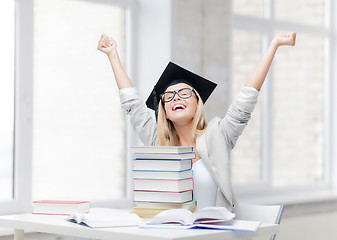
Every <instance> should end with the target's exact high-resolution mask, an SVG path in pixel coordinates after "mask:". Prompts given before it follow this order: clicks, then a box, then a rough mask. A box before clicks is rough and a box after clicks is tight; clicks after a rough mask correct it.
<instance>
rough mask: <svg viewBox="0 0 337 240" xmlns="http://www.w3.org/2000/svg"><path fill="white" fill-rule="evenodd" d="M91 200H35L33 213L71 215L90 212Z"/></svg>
mask: <svg viewBox="0 0 337 240" xmlns="http://www.w3.org/2000/svg"><path fill="white" fill-rule="evenodd" d="M89 210H90V202H89V201H66V200H40V201H34V202H33V214H46V215H70V214H76V213H88V212H89Z"/></svg>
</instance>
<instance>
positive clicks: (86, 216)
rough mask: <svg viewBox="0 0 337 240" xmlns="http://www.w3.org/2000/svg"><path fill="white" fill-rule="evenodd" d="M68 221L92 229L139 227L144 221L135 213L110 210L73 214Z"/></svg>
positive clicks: (100, 209) (95, 209) (98, 209)
mask: <svg viewBox="0 0 337 240" xmlns="http://www.w3.org/2000/svg"><path fill="white" fill-rule="evenodd" d="M66 220H68V221H70V222H73V223H77V224H80V225H84V226H87V227H91V228H102V227H124V226H139V225H141V224H144V222H143V220H142V219H141V218H140V217H139V216H138V215H137V214H135V213H130V212H128V211H125V210H119V209H108V208H91V209H90V212H89V213H79V214H72V215H70V216H69V217H67V218H66Z"/></svg>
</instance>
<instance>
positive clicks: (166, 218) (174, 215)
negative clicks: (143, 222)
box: [147, 209, 192, 225]
mask: <svg viewBox="0 0 337 240" xmlns="http://www.w3.org/2000/svg"><path fill="white" fill-rule="evenodd" d="M191 215H192V212H190V211H189V210H187V209H170V210H166V211H163V212H161V213H159V214H158V215H156V216H155V217H154V218H153V219H152V220H151V221H149V222H148V223H147V224H163V223H181V224H184V225H189V224H192V223H191V221H190V217H191Z"/></svg>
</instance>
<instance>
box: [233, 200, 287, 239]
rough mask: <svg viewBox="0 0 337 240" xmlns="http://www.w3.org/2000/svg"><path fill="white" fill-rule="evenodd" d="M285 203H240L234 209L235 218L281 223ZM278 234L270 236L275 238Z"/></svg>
mask: <svg viewBox="0 0 337 240" xmlns="http://www.w3.org/2000/svg"><path fill="white" fill-rule="evenodd" d="M283 210H284V205H255V204H247V203H239V204H237V206H236V207H235V209H234V212H235V213H236V216H235V218H236V219H239V220H248V221H259V222H263V223H273V224H280V222H281V218H282V214H283ZM275 238H276V234H273V235H272V236H271V237H270V240H274V239H275Z"/></svg>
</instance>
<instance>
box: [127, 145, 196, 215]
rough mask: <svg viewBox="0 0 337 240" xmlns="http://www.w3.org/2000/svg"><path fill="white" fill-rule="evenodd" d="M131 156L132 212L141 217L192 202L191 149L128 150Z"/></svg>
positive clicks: (186, 206) (190, 205) (185, 206)
mask: <svg viewBox="0 0 337 240" xmlns="http://www.w3.org/2000/svg"><path fill="white" fill-rule="evenodd" d="M131 152H132V153H133V180H134V202H135V207H134V208H133V209H134V212H135V213H137V214H138V215H139V216H140V217H143V218H152V217H154V216H155V215H157V214H158V213H160V212H162V211H164V210H169V209H174V208H183V209H188V210H191V211H194V210H195V202H194V201H193V176H192V159H193V158H195V153H194V152H193V147H163V146H144V147H131Z"/></svg>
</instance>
